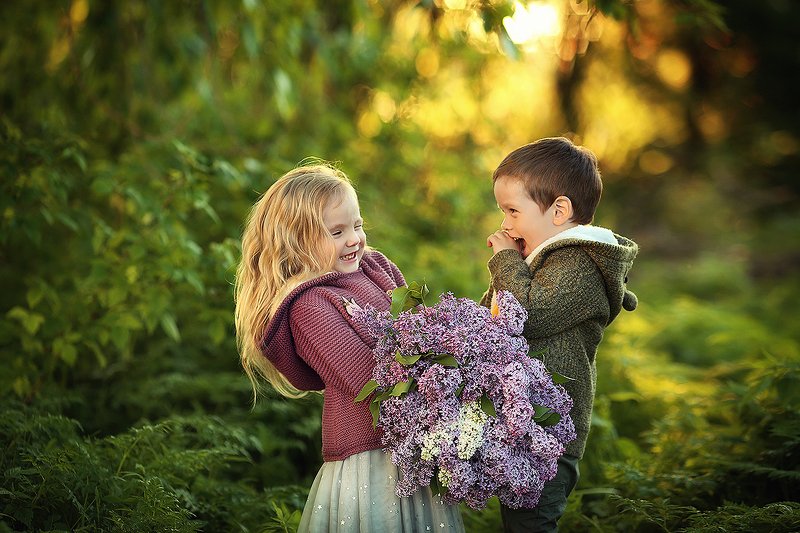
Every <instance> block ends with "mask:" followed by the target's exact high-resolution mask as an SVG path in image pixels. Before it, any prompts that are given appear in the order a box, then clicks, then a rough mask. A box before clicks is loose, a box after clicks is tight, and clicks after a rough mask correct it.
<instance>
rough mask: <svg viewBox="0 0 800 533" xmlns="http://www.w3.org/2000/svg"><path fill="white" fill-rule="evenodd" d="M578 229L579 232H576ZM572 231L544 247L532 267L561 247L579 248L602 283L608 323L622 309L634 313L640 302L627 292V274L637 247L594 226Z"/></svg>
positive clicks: (610, 232)
mask: <svg viewBox="0 0 800 533" xmlns="http://www.w3.org/2000/svg"><path fill="white" fill-rule="evenodd" d="M579 228H580V229H579ZM579 228H573V230H575V231H574V232H567V231H565V232H564V233H565V235H563V237H562V238H557V239H555V240H554V241H553V242H551V243H549V244H547V245H546V246H545V247H544V248H543V249H542V250H541V251H540V252H539V253H538V254H537V256H536V258H535V259H534V261H533V262H532V263H531V264H532V265H536V264H537V263H540V262H541V261H542V260H543V258H544V257H545V256H547V254H548V253H549V252H551V251H553V250H555V249H557V248H561V247H564V246H580V247H581V249H583V250H584V251H585V252H586V254H587V255H588V256H589V257H590V258H591V259H592V261H593V262H594V263H595V265H597V269H598V270H599V271H600V274H601V275H602V276H603V281H604V282H605V291H606V296H607V297H608V302H609V306H610V311H611V314H610V315H609V319H608V323H609V324H610V323H611V322H612V321H613V320H614V319H615V318H616V317H617V315H619V313H620V311H621V310H622V309H625V310H626V311H633V310H634V309H636V306H637V305H638V303H639V300H638V298H637V297H636V295H635V294H634V293H633V292H632V291H630V290H628V287H627V282H628V271H629V270H630V269H631V267H632V266H633V260H634V259H635V258H636V254H637V253H638V252H639V247H638V246H637V245H636V243H635V242H633V241H632V240H630V239H627V238H625V237H623V236H621V235H617V234H616V233H613V232H612V231H611V230H608V229H605V228H600V227H597V226H579Z"/></svg>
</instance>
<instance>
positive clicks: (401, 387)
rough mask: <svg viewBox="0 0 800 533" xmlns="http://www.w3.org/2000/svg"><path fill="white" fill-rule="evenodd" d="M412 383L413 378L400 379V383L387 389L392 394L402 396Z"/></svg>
mask: <svg viewBox="0 0 800 533" xmlns="http://www.w3.org/2000/svg"><path fill="white" fill-rule="evenodd" d="M413 384H414V381H413V380H411V379H410V380H408V381H401V382H400V383H396V384H395V386H394V387H392V388H391V389H389V390H390V391H391V395H392V396H402V395H403V394H405V393H407V392H408V391H409V389H411V385H413Z"/></svg>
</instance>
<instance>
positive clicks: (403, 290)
mask: <svg viewBox="0 0 800 533" xmlns="http://www.w3.org/2000/svg"><path fill="white" fill-rule="evenodd" d="M406 296H408V287H397V288H396V289H394V290H393V291H392V307H391V313H392V316H393V317H397V315H399V314H400V313H402V312H403V311H404V309H403V306H404V305H405V303H406Z"/></svg>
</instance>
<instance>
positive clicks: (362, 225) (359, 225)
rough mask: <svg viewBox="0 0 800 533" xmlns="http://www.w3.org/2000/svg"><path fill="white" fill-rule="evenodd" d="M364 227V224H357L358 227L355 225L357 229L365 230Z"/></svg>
mask: <svg viewBox="0 0 800 533" xmlns="http://www.w3.org/2000/svg"><path fill="white" fill-rule="evenodd" d="M363 227H364V224H356V225H355V228H356V229H361V228H363Z"/></svg>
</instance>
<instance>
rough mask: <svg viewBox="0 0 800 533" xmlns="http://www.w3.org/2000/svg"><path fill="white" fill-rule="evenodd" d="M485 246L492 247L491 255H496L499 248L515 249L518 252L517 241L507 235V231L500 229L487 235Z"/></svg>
mask: <svg viewBox="0 0 800 533" xmlns="http://www.w3.org/2000/svg"><path fill="white" fill-rule="evenodd" d="M486 246H488V247H489V248H491V249H492V255H496V254H497V252H499V251H501V250H516V251H518V252H519V245H518V244H517V241H515V240H514V239H512V238H511V237H509V236H508V233H506V232H505V231H503V230H501V229H499V230H497V231H495V232H494V233H492V234H491V235H489V237H487V239H486Z"/></svg>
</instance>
